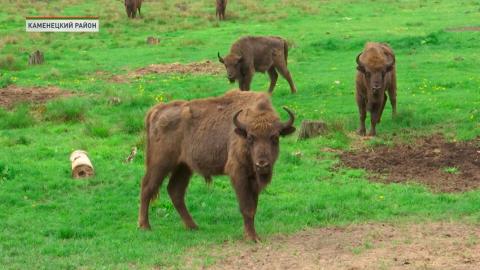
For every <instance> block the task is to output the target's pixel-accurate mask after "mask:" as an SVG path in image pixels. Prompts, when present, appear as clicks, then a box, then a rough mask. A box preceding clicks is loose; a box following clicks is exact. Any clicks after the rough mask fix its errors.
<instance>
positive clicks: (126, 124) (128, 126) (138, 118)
mask: <svg viewBox="0 0 480 270" xmlns="http://www.w3.org/2000/svg"><path fill="white" fill-rule="evenodd" d="M144 117H145V116H144V114H143V113H133V114H128V115H127V116H126V117H125V118H124V121H123V125H122V130H123V131H124V132H126V133H128V134H135V133H138V132H140V131H142V130H143V128H144Z"/></svg>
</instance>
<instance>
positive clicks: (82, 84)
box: [0, 0, 480, 269]
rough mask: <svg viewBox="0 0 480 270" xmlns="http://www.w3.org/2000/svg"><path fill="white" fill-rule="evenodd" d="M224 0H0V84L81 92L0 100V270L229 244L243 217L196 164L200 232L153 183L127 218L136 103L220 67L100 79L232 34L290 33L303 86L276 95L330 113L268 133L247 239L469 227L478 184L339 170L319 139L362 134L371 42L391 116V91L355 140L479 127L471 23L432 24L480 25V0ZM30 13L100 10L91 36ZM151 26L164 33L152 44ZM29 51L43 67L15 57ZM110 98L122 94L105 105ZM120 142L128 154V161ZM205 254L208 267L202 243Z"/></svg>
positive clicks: (134, 177)
mask: <svg viewBox="0 0 480 270" xmlns="http://www.w3.org/2000/svg"><path fill="white" fill-rule="evenodd" d="M229 2H230V3H229V6H228V9H227V21H225V22H220V23H219V22H217V21H216V20H215V8H214V1H213V0H199V1H194V0H184V1H178V0H171V1H145V3H144V4H143V8H142V14H143V17H142V18H141V19H135V20H129V19H128V18H127V16H126V14H125V11H124V8H123V1H108V0H98V1H79V0H67V1H23V0H22V1H21V0H17V1H8V0H0V4H1V6H2V9H1V10H0V87H6V86H7V85H9V84H15V85H18V86H25V87H30V86H56V87H60V88H62V89H66V90H69V91H72V92H74V93H75V95H76V96H75V97H71V98H68V99H62V100H54V101H50V102H48V103H47V104H45V105H31V104H26V105H21V106H17V107H15V108H14V109H11V110H6V109H1V108H0V268H5V269H74V268H75V269H76V268H81V269H137V268H138V269H151V268H152V267H161V268H163V267H178V268H182V260H183V259H182V258H183V257H184V256H188V255H189V251H190V250H191V249H194V250H200V251H201V250H203V249H208V247H209V246H210V245H215V244H220V243H223V242H224V241H241V239H242V218H241V215H240V213H239V211H238V206H237V201H236V199H235V195H234V192H233V190H232V188H231V186H230V183H229V180H228V179H227V178H226V177H217V178H215V180H214V182H213V184H212V185H210V186H207V185H205V183H204V181H203V179H202V178H200V177H198V176H195V177H194V179H193V181H192V182H191V184H190V187H189V190H188V194H187V205H188V206H189V209H190V211H191V213H192V216H193V217H194V219H195V220H196V221H197V223H198V225H199V226H200V230H198V231H194V232H191V231H187V230H185V229H184V228H183V224H182V222H181V219H180V217H179V216H178V214H177V213H176V211H175V209H174V208H173V205H172V203H171V202H170V200H169V198H168V195H167V194H166V190H165V185H164V186H163V188H162V190H161V192H160V198H159V199H158V200H157V201H155V202H154V203H153V204H152V206H151V209H150V213H151V216H150V221H151V224H152V228H153V230H152V231H151V232H142V231H138V230H137V228H136V227H137V211H138V205H139V196H138V195H139V188H140V180H141V177H142V176H143V172H144V164H143V157H144V153H143V148H144V133H143V118H144V115H145V112H146V111H147V110H148V108H149V107H150V106H152V105H153V104H155V103H156V102H157V101H159V100H163V101H169V100H174V99H193V98H202V97H210V96H218V95H222V94H223V93H224V92H225V91H227V90H229V89H231V88H233V87H236V85H230V84H229V83H228V81H227V79H226V78H225V74H221V75H218V76H212V75H179V74H170V75H155V74H153V75H146V76H144V77H142V78H139V79H132V80H131V81H129V82H127V83H114V82H111V81H110V80H109V78H110V77H111V76H112V75H117V74H126V73H128V72H129V71H132V70H134V69H136V68H139V67H144V66H147V65H149V64H153V63H171V62H182V63H190V62H197V61H203V60H211V61H217V59H216V54H217V52H218V51H220V53H221V54H222V55H223V54H225V53H227V52H228V49H229V47H230V44H231V43H232V42H234V41H235V40H236V39H237V38H238V37H240V36H242V35H278V36H282V37H284V38H286V39H287V40H288V41H289V42H290V44H291V46H290V52H289V68H290V71H291V73H292V76H293V79H294V81H295V83H296V85H297V87H298V94H296V95H291V94H290V91H289V88H288V84H287V82H286V81H285V80H284V79H283V78H279V80H278V84H277V87H276V89H275V91H274V94H273V103H274V105H275V107H276V108H277V109H280V108H281V106H287V107H289V108H291V109H292V110H294V111H295V113H296V115H297V116H298V120H297V122H296V126H297V127H299V126H300V122H301V120H304V119H322V120H324V121H326V122H327V123H328V124H329V126H330V127H331V129H330V131H329V133H328V134H327V135H325V136H322V137H319V138H315V139H311V140H307V141H300V142H297V140H296V136H291V137H288V138H285V139H283V140H282V141H281V154H280V157H279V160H278V162H277V165H276V167H275V172H274V178H273V181H272V184H271V185H270V186H269V187H268V188H267V189H266V190H265V191H264V192H263V194H262V195H261V196H260V204H259V210H258V214H257V220H256V227H257V231H258V233H259V235H260V237H263V238H264V239H267V241H268V237H269V236H271V235H273V234H277V233H293V232H296V231H299V230H301V229H304V228H307V227H318V226H330V225H338V224H347V223H361V222H365V221H395V222H401V221H412V220H413V221H419V222H421V221H431V220H460V221H461V222H474V223H480V191H478V190H477V191H471V192H466V193H460V194H442V193H432V192H431V191H429V190H428V189H427V188H425V187H423V186H420V185H415V184H408V185H407V184H390V185H385V184H379V183H372V182H369V181H367V177H366V176H367V175H366V172H365V171H363V170H353V169H346V168H339V169H338V168H337V164H338V162H339V159H338V156H337V155H336V154H334V153H331V152H324V151H322V149H323V148H326V147H328V148H334V149H340V150H347V149H349V148H350V147H351V145H352V144H353V143H355V142H356V141H358V140H359V139H358V138H357V137H355V136H354V135H353V132H354V131H355V129H356V128H357V126H358V123H357V122H358V120H357V119H358V113H357V107H356V104H355V101H354V75H355V57H356V55H357V54H358V52H360V50H361V49H362V48H363V45H364V43H365V42H366V41H370V40H372V41H381V42H387V43H389V44H390V45H391V46H392V47H393V49H394V50H395V52H396V55H397V72H398V73H397V75H398V112H399V114H398V117H397V118H395V119H392V117H391V114H390V113H391V108H390V106H389V104H387V106H386V111H385V113H384V117H383V119H382V123H381V124H379V126H378V128H377V132H378V137H377V138H375V139H372V140H370V141H368V142H367V143H366V144H369V145H378V144H390V143H391V142H392V141H393V140H397V139H400V140H402V141H405V142H409V141H412V139H414V138H416V137H420V136H428V135H431V134H437V133H440V134H443V135H444V136H445V137H446V138H448V139H456V140H469V139H473V138H475V137H477V136H479V135H480V125H479V122H480V73H479V72H478V71H479V68H478V63H479V62H480V54H479V50H480V35H479V32H450V31H445V29H448V28H454V27H464V26H472V25H478V23H479V19H480V16H479V12H480V1H447V0H440V1H296V0H264V1H255V0H231V1H229ZM29 15H98V16H100V32H99V33H91V34H86V33H81V34H79V33H77V34H75V33H35V34H34V33H26V32H25V18H24V17H25V16H29ZM148 36H155V37H158V38H160V44H159V45H156V46H151V45H147V44H146V42H145V40H146V38H147V37H148ZM36 49H40V50H41V51H44V52H45V62H46V63H45V64H44V65H40V66H28V65H27V60H28V55H29V54H30V53H31V52H33V51H34V50H36ZM99 71H101V72H99ZM268 84H269V80H268V76H267V75H263V74H257V75H256V76H255V78H254V82H253V85H252V88H253V89H257V91H266V89H267V88H268ZM112 97H119V98H120V99H121V103H120V104H112V102H110V100H111V99H112ZM278 111H279V112H280V114H281V116H282V117H283V118H284V119H285V118H286V114H285V112H283V111H282V110H278ZM367 121H368V120H367ZM367 123H368V122H367ZM133 146H138V147H139V153H138V155H137V157H136V159H135V161H134V162H133V163H131V164H124V163H123V160H124V159H125V157H126V156H127V155H128V154H129V153H130V149H131V148H132V147H133ZM76 149H85V150H86V151H88V153H89V156H90V158H91V160H92V162H93V164H94V166H95V168H96V176H95V177H94V178H92V179H89V180H85V181H83V180H82V181H75V180H72V179H71V176H70V173H71V172H70V162H69V155H70V153H71V152H72V151H73V150H76ZM205 252H207V251H205ZM202 261H203V263H204V264H209V263H212V261H211V259H210V258H209V257H208V256H206V257H205V258H203V259H202Z"/></svg>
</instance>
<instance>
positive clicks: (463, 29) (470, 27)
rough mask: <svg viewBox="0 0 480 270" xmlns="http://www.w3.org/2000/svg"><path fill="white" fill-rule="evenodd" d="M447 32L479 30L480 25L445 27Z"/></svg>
mask: <svg viewBox="0 0 480 270" xmlns="http://www.w3.org/2000/svg"><path fill="white" fill-rule="evenodd" d="M445 31H447V32H478V31H480V26H464V27H454V28H447V29H445Z"/></svg>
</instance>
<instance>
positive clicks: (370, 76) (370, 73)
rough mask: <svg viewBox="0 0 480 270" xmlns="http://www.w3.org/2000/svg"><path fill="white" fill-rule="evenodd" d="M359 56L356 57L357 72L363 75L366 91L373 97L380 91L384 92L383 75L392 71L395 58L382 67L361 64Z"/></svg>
mask: <svg viewBox="0 0 480 270" xmlns="http://www.w3.org/2000/svg"><path fill="white" fill-rule="evenodd" d="M361 55H362V53H360V54H358V55H357V70H358V71H360V72H361V73H362V74H363V75H364V76H363V77H364V79H365V85H366V87H367V88H368V90H371V91H372V93H373V94H374V95H378V94H380V93H381V92H382V90H385V84H386V80H385V75H386V74H387V73H388V72H390V71H392V69H393V66H394V65H395V57H394V56H392V59H391V60H390V61H389V62H387V63H386V64H384V65H375V66H370V65H366V64H364V63H362V61H361V60H360V56H361Z"/></svg>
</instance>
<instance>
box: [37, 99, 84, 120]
mask: <svg viewBox="0 0 480 270" xmlns="http://www.w3.org/2000/svg"><path fill="white" fill-rule="evenodd" d="M87 108H88V102H87V101H86V100H85V99H81V98H70V99H59V100H55V101H52V102H50V103H48V104H47V106H46V110H45V120H48V121H58V122H80V121H83V120H84V119H85V114H86V112H87Z"/></svg>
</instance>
